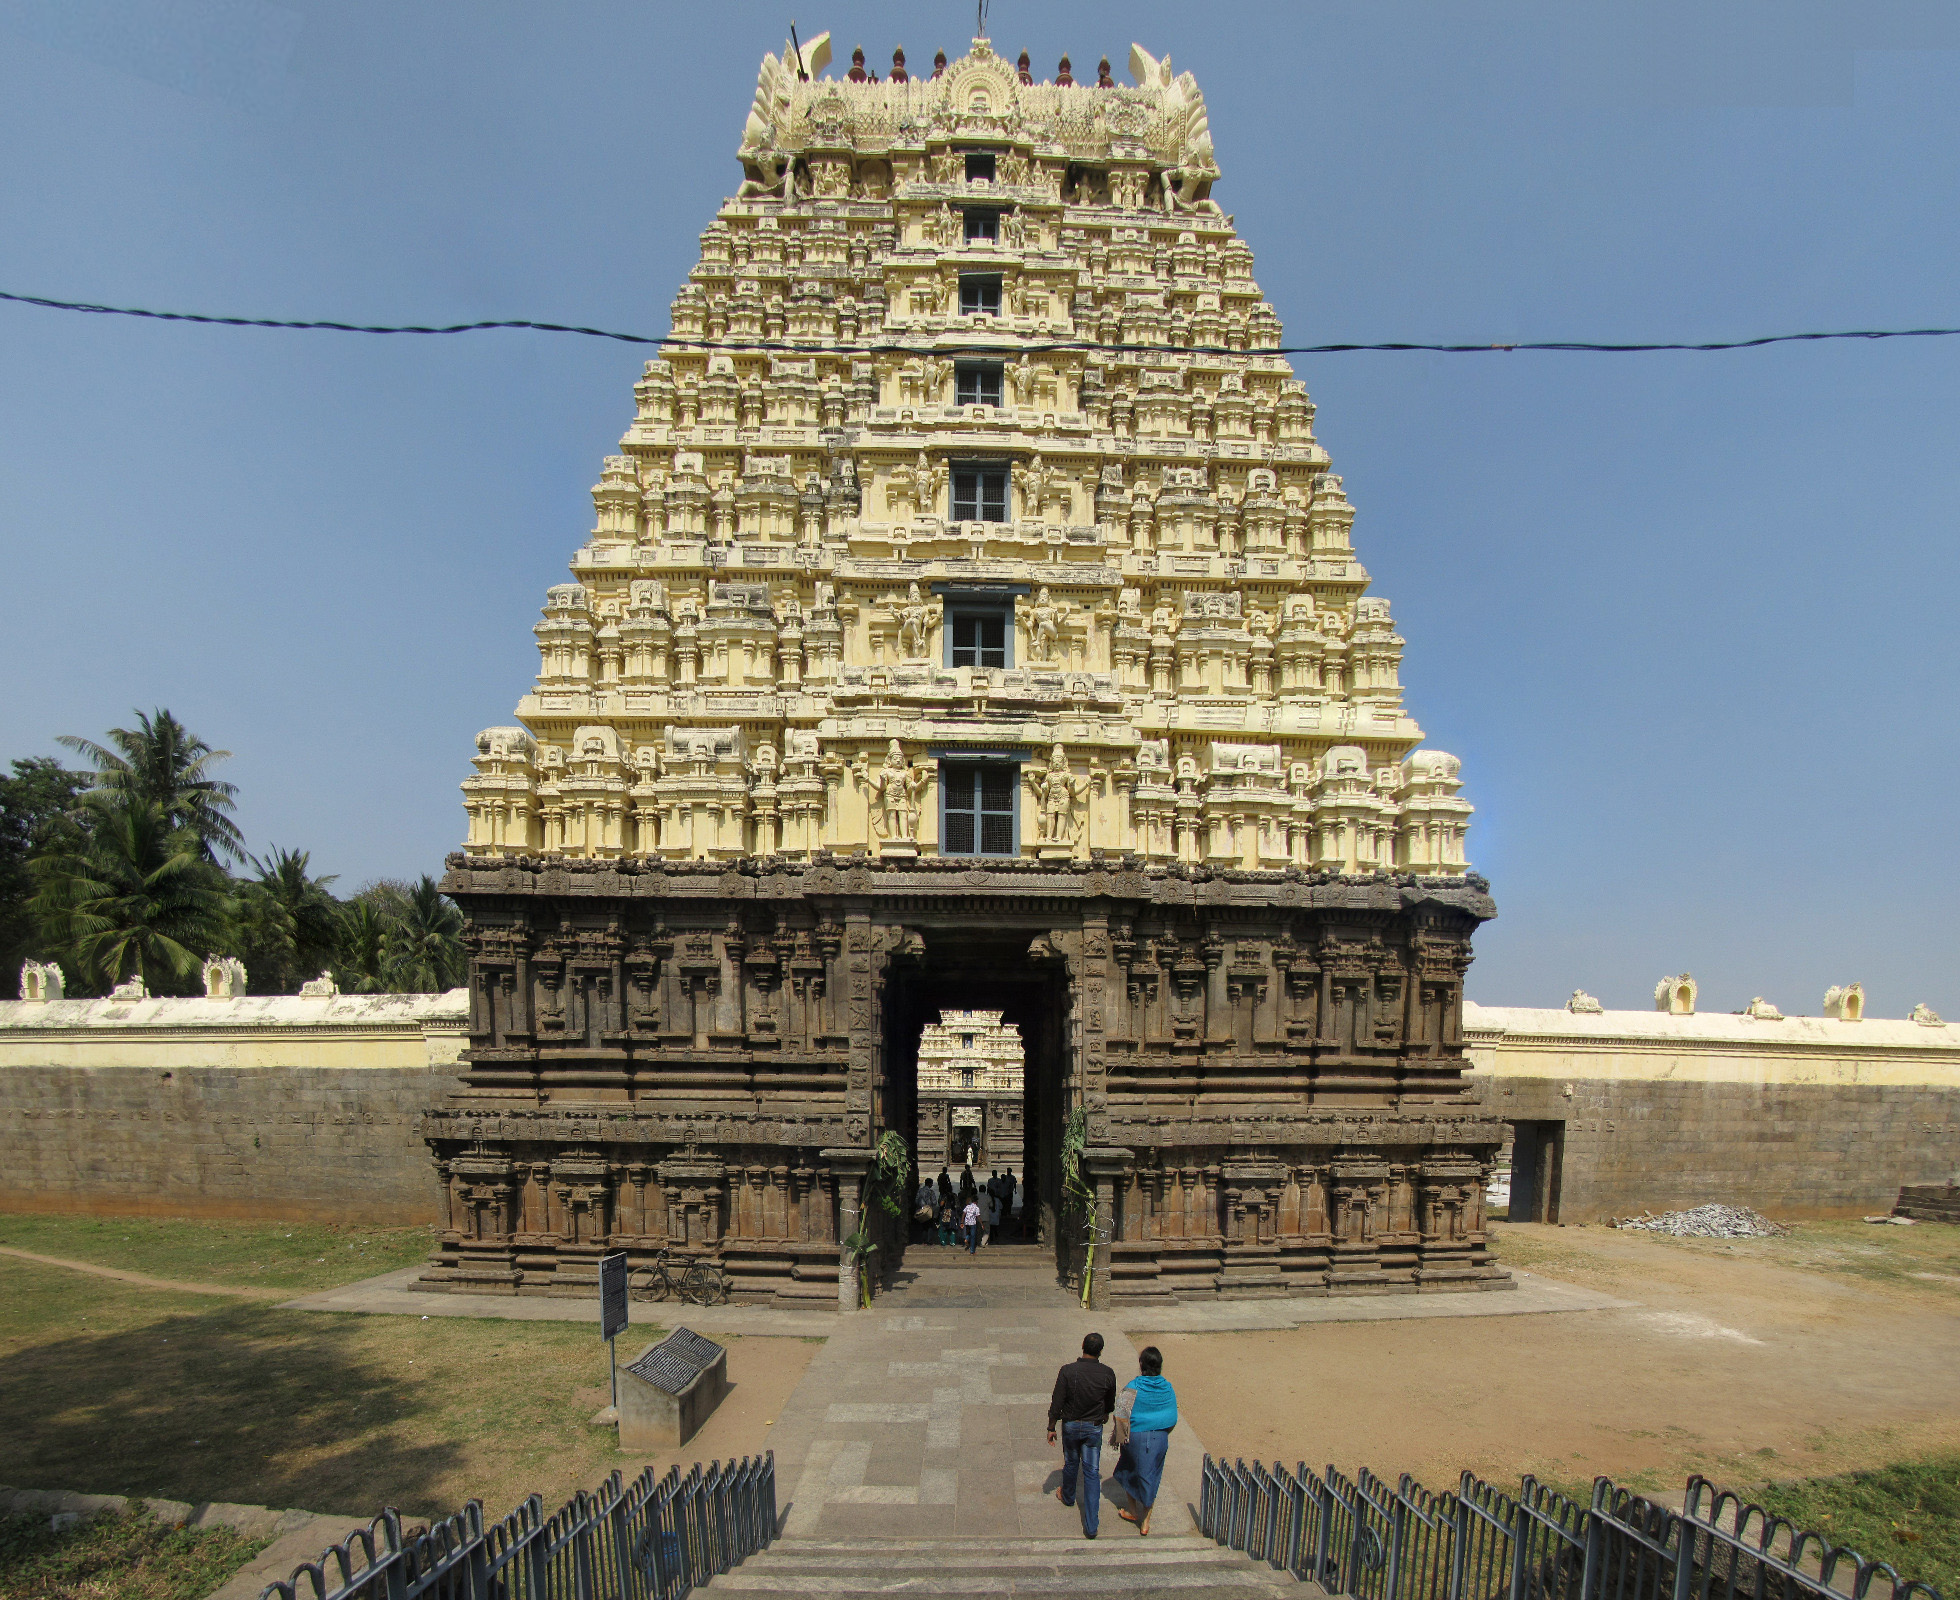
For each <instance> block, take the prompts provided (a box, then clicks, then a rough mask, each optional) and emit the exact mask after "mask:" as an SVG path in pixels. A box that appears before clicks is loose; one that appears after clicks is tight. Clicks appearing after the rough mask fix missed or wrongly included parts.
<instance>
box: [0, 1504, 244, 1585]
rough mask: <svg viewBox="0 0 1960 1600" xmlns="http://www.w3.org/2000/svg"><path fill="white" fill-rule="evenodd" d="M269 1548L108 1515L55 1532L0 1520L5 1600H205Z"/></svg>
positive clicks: (229, 1535)
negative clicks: (220, 1585)
mask: <svg viewBox="0 0 1960 1600" xmlns="http://www.w3.org/2000/svg"><path fill="white" fill-rule="evenodd" d="M265 1546H266V1541H265V1540H262V1539H247V1538H246V1537H245V1536H244V1535H243V1534H239V1533H234V1532H233V1531H232V1530H231V1529H230V1528H172V1527H169V1526H167V1525H166V1524H164V1523H161V1522H159V1521H157V1519H156V1518H155V1517H153V1516H150V1515H149V1514H147V1513H145V1514H143V1515H141V1516H129V1517H125V1516H118V1515H117V1514H116V1513H114V1512H112V1511H105V1512H101V1513H99V1514H97V1515H96V1516H93V1517H90V1518H88V1519H87V1520H86V1521H84V1522H79V1523H77V1524H75V1525H74V1526H73V1527H69V1528H63V1529H62V1530H61V1531H60V1532H59V1533H56V1532H54V1531H52V1529H51V1528H50V1526H49V1522H48V1519H47V1518H46V1517H44V1516H8V1517H0V1600H201V1597H202V1596H204V1595H207V1594H209V1593H210V1592H211V1591H212V1590H213V1589H215V1588H217V1587H218V1585H219V1584H221V1583H223V1582H224V1581H225V1580H226V1579H227V1578H229V1577H230V1576H231V1575H232V1574H233V1573H234V1572H236V1571H237V1570H238V1569H239V1568H240V1567H242V1566H244V1565H245V1563H246V1562H248V1561H250V1560H251V1559H252V1557H253V1556H255V1555H257V1554H258V1553H259V1552H260V1551H261V1550H263V1549H264V1548H265Z"/></svg>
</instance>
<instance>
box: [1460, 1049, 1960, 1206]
mask: <svg viewBox="0 0 1960 1600" xmlns="http://www.w3.org/2000/svg"><path fill="white" fill-rule="evenodd" d="M1484 1082H1485V1083H1486V1085H1487V1088H1486V1098H1485V1102H1484V1104H1485V1109H1486V1111H1487V1112H1488V1114H1489V1115H1491V1116H1492V1117H1496V1118H1499V1119H1502V1120H1504V1121H1507V1122H1508V1121H1526V1120H1543V1121H1549V1122H1562V1123H1564V1124H1565V1152H1564V1168H1563V1174H1562V1178H1561V1187H1560V1204H1559V1221H1561V1222H1598V1221H1602V1220H1605V1219H1607V1218H1610V1217H1624V1216H1637V1215H1639V1213H1640V1212H1642V1211H1673V1210H1680V1209H1683V1208H1685V1207H1688V1206H1696V1205H1702V1204H1704V1203H1706V1202H1709V1201H1719V1202H1721V1203H1722V1204H1724V1205H1744V1206H1753V1207H1754V1208H1755V1209H1756V1210H1758V1211H1761V1212H1763V1213H1764V1214H1765V1215H1766V1216H1772V1217H1788V1218H1802V1217H1814V1218H1823V1217H1854V1216H1865V1215H1868V1214H1869V1215H1873V1216H1877V1215H1880V1214H1881V1213H1887V1212H1890V1211H1891V1209H1892V1206H1893V1203H1894V1202H1895V1201H1896V1200H1897V1199H1898V1196H1899V1189H1900V1186H1901V1185H1903V1184H1916V1183H1931V1182H1938V1181H1940V1180H1943V1179H1944V1178H1945V1177H1946V1176H1947V1175H1948V1174H1949V1173H1951V1172H1953V1171H1954V1169H1955V1168H1956V1167H1960V1089H1947V1088H1941V1087H1937V1086H1903V1087H1902V1086H1879V1085H1855V1086H1838V1085H1817V1084H1794V1083H1793V1084H1775V1083H1772V1084H1737V1083H1696V1082H1691V1081H1687V1082H1683V1081H1674V1082H1656V1081H1641V1080H1631V1079H1627V1080H1622V1079H1599V1078H1579V1079H1554V1078H1502V1077H1500V1078H1488V1079H1485V1080H1484ZM1568 1086H1569V1087H1570V1088H1571V1091H1572V1092H1571V1094H1570V1095H1568V1094H1566V1092H1565V1091H1566V1089H1567V1087H1568Z"/></svg>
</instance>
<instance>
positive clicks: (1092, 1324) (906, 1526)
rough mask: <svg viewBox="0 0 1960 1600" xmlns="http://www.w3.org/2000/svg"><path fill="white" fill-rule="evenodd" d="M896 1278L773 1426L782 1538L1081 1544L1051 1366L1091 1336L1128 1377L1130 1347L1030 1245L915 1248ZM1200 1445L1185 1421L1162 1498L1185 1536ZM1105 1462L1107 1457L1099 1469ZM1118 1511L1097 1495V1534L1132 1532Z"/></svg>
mask: <svg viewBox="0 0 1960 1600" xmlns="http://www.w3.org/2000/svg"><path fill="white" fill-rule="evenodd" d="M899 1276H900V1282H901V1286H900V1287H899V1288H897V1289H895V1290H893V1291H892V1292H891V1293H888V1294H886V1295H884V1296H881V1297H880V1299H879V1300H878V1303H877V1305H876V1306H875V1307H874V1308H873V1309H872V1310H871V1311H869V1312H862V1313H859V1314H858V1315H855V1316H850V1317H841V1318H839V1319H837V1323H836V1326H835V1330H834V1331H833V1332H832V1334H831V1336H830V1339H829V1340H828V1342H827V1343H826V1344H825V1346H824V1348H823V1349H822V1350H820V1351H818V1352H817V1355H816V1358H815V1359H814V1360H813V1361H812V1362H811V1363H810V1367H809V1370H808V1371H807V1372H805V1373H804V1375H803V1381H802V1383H801V1384H799V1385H798V1386H797V1389H796V1392H795V1393H794V1394H793V1395H791V1397H790V1400H789V1403H788V1404H787V1405H786V1406H785V1407H784V1408H783V1413H782V1415H781V1416H780V1417H779V1418H778V1420H777V1422H776V1426H775V1429H774V1431H773V1433H772V1435H771V1444H772V1445H773V1447H774V1449H775V1451H776V1476H777V1483H778V1485H779V1488H778V1502H779V1505H780V1507H781V1508H782V1510H783V1511H784V1513H785V1520H784V1529H783V1531H784V1534H785V1536H786V1537H788V1538H791V1539H799V1538H819V1537H821V1538H851V1537H862V1536H866V1535H871V1536H882V1537H886V1538H901V1539H934V1538H956V1537H966V1538H975V1537H989V1536H1009V1537H1011V1536H1036V1537H1046V1538H1068V1537H1076V1538H1079V1537H1080V1535H1081V1523H1080V1520H1079V1512H1077V1511H1074V1510H1071V1509H1069V1508H1067V1507H1065V1506H1063V1505H1061V1504H1060V1503H1059V1502H1057V1501H1056V1499H1055V1498H1054V1492H1055V1489H1056V1487H1057V1486H1058V1485H1059V1484H1060V1483H1061V1460H1062V1458H1061V1450H1060V1448H1059V1446H1056V1447H1050V1446H1049V1444H1048V1442H1047V1423H1048V1396H1049V1394H1050V1392H1051V1391H1052V1389H1053V1388H1054V1383H1055V1371H1056V1368H1057V1367H1059V1366H1060V1365H1061V1363H1062V1362H1064V1361H1069V1360H1073V1359H1074V1358H1075V1356H1076V1355H1077V1354H1078V1353H1079V1352H1080V1350H1081V1346H1082V1336H1083V1335H1084V1334H1085V1333H1087V1332H1088V1331H1089V1330H1090V1329H1092V1328H1093V1329H1097V1330H1099V1331H1101V1333H1102V1335H1103V1337H1104V1339H1105V1340H1106V1341H1107V1343H1106V1348H1105V1349H1104V1352H1103V1359H1104V1361H1105V1362H1107V1363H1108V1364H1109V1365H1110V1366H1111V1367H1112V1368H1114V1369H1115V1371H1116V1374H1117V1380H1118V1382H1119V1383H1120V1382H1127V1381H1128V1380H1129V1379H1130V1378H1131V1377H1133V1376H1135V1374H1136V1370H1137V1364H1136V1347H1135V1345H1133V1344H1132V1343H1131V1342H1130V1340H1129V1339H1128V1338H1127V1337H1125V1335H1124V1334H1123V1332H1122V1330H1121V1328H1120V1327H1119V1326H1118V1325H1117V1320H1116V1319H1115V1318H1113V1317H1111V1316H1109V1315H1107V1314H1104V1313H1091V1312H1086V1311H1084V1310H1082V1308H1081V1307H1080V1306H1079V1305H1077V1304H1076V1303H1075V1301H1074V1299H1073V1297H1072V1296H1070V1295H1068V1294H1067V1293H1065V1292H1064V1291H1062V1290H1061V1289H1058V1288H1057V1287H1056V1286H1055V1271H1054V1266H1053V1262H1052V1258H1051V1257H1050V1255H1049V1253H1048V1252H1047V1251H1046V1250H1044V1249H1041V1248H1039V1247H1034V1246H1027V1247H1012V1246H1010V1247H1000V1246H992V1247H989V1248H988V1249H984V1250H982V1251H980V1252H979V1253H978V1254H977V1255H974V1256H969V1255H967V1254H965V1253H964V1252H962V1251H957V1250H951V1249H937V1248H934V1249H919V1248H914V1249H913V1250H911V1251H910V1252H909V1253H908V1255H907V1257H906V1265H905V1267H904V1269H903V1270H902V1271H901V1273H900V1275H899ZM1172 1380H1173V1382H1175V1374H1172ZM1203 1452H1204V1446H1203V1444H1202V1443H1201V1442H1200V1441H1199V1439H1198V1438H1197V1436H1196V1434H1195V1433H1194V1432H1193V1431H1192V1429H1191V1426H1190V1424H1189V1423H1188V1422H1187V1423H1183V1424H1180V1426H1179V1427H1178V1429H1177V1431H1176V1432H1175V1433H1174V1434H1173V1435H1172V1436H1171V1449H1170V1455H1169V1458H1168V1460H1167V1462H1166V1465H1165V1470H1164V1484H1163V1489H1162V1492H1161V1494H1160V1496H1159V1500H1158V1511H1157V1516H1158V1522H1157V1524H1156V1525H1157V1526H1158V1527H1159V1528H1161V1530H1162V1531H1163V1533H1165V1534H1173V1535H1174V1534H1185V1533H1189V1532H1190V1531H1191V1530H1192V1527H1193V1525H1194V1524H1193V1523H1192V1521H1191V1516H1192V1514H1194V1513H1195V1510H1196V1507H1197V1503H1198V1477H1199V1466H1200V1461H1201V1457H1202V1455H1203ZM1114 1467H1115V1453H1114V1452H1113V1451H1111V1450H1108V1449H1105V1450H1104V1462H1103V1470H1104V1473H1105V1475H1107V1473H1108V1472H1110V1471H1111V1470H1113V1469H1114ZM1114 1492H1115V1491H1114V1490H1110V1491H1109V1494H1111V1495H1113V1494H1114ZM1118 1503H1119V1502H1118V1501H1117V1500H1114V1499H1111V1498H1108V1497H1107V1496H1106V1497H1105V1499H1104V1502H1103V1507H1102V1527H1103V1531H1104V1533H1105V1535H1111V1534H1113V1535H1115V1536H1117V1537H1120V1538H1127V1539H1135V1538H1136V1537H1137V1534H1136V1530H1135V1529H1134V1528H1133V1527H1131V1526H1130V1525H1129V1524H1128V1523H1126V1522H1122V1521H1120V1520H1119V1519H1118V1518H1117V1516H1116V1507H1117V1504H1118ZM1187 1506H1188V1507H1189V1508H1190V1509H1189V1511H1187V1510H1186V1507H1187Z"/></svg>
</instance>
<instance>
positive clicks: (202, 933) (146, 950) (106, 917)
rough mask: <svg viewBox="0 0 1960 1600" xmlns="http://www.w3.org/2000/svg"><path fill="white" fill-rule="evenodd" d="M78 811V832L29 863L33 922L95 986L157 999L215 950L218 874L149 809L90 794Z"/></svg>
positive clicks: (223, 884)
mask: <svg viewBox="0 0 1960 1600" xmlns="http://www.w3.org/2000/svg"><path fill="white" fill-rule="evenodd" d="M80 809H81V811H82V812H83V818H82V819H81V820H82V821H83V822H84V823H85V826H81V827H76V828H71V829H70V830H68V832H67V834H66V836H65V837H64V838H63V840H62V841H61V843H60V844H59V845H58V846H56V847H55V848H54V849H53V850H51V851H49V852H48V853H47V854H46V855H43V856H40V857H38V858H37V859H36V860H35V862H34V866H33V871H34V877H35V881H36V883H37V884H38V885H39V888H38V891H37V893H36V894H35V897H34V900H33V902H32V909H33V912H34V915H35V916H36V917H37V918H38V919H39V920H40V923H41V926H42V927H43V928H44V929H45V930H46V931H47V934H48V936H49V937H50V938H52V939H54V940H56V941H57V942H59V943H60V944H62V945H64V946H66V948H67V950H68V952H69V954H70V959H71V960H72V962H73V964H74V966H75V968H76V969H77V971H78V974H79V975H80V976H82V977H83V978H85V979H86V980H87V981H89V982H91V983H93V984H95V985H97V986H107V985H110V984H116V983H120V982H122V981H123V980H124V979H125V978H129V977H136V976H140V977H141V978H142V979H143V981H144V983H145V984H146V985H149V986H151V987H153V988H156V989H159V990H167V989H170V988H185V987H188V986H189V982H190V979H191V976H192V974H193V973H195V972H196V971H197V969H198V966H199V964H200V963H201V962H202V961H203V959H204V957H205V956H206V955H208V954H209V953H210V952H211V951H212V950H214V949H216V948H218V947H219V946H220V945H221V944H222V943H223V940H224V936H225V933H226V924H227V920H228V914H229V912H230V909H231V902H230V897H229V895H228V894H227V893H226V889H227V880H226V878H225V875H224V873H223V872H222V871H220V870H219V869H218V868H217V867H215V866H213V865H212V864H211V863H210V862H209V861H207V860H205V859H204V858H203V856H202V855H201V854H200V853H199V850H198V843H199V841H198V836H197V834H196V833H195V832H194V831H193V830H191V829H189V828H173V827H171V826H170V824H169V821H168V819H167V817H166V815H165V813H164V809H163V807H162V806H161V805H158V804H157V803H156V802H155V801H145V800H141V799H139V798H137V796H136V795H135V794H134V793H132V792H128V791H124V792H117V791H113V790H105V789H94V790H91V791H90V792H89V793H87V794H85V795H83V796H82V800H81V807H80Z"/></svg>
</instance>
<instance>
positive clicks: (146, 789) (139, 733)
mask: <svg viewBox="0 0 1960 1600" xmlns="http://www.w3.org/2000/svg"><path fill="white" fill-rule="evenodd" d="M56 742H57V743H58V744H62V745H65V746H66V747H67V748H68V749H70V750H74V751H76V752H78V753H79V754H81V755H85V756H87V757H88V759H89V760H90V761H91V762H92V763H94V766H95V779H94V786H95V787H96V788H97V789H101V790H107V791H109V792H110V793H113V794H128V795H134V796H136V797H137V798H138V799H139V800H142V801H147V802H148V803H150V804H152V805H155V806H159V807H161V808H162V811H163V819H164V824H165V826H166V827H167V828H168V829H170V830H171V831H172V832H175V831H176V830H177V829H179V828H187V829H189V830H190V832H191V833H192V834H193V835H194V836H195V837H196V839H197V842H198V853H199V854H200V855H202V856H203V857H204V859H205V860H207V861H217V860H220V859H223V860H228V861H239V860H242V859H244V856H245V837H244V835H243V834H241V833H240V832H239V831H238V825H237V824H236V823H235V822H233V821H232V820H231V815H230V813H231V809H232V806H233V804H234V802H235V801H236V800H237V797H238V788H237V785H235V784H230V783H225V782H222V781H221V780H219V779H217V778H214V777H212V776H211V770H210V769H211V766H212V764H213V763H214V762H219V761H224V760H226V759H228V758H229V757H230V755H231V752H230V751H229V750H213V749H212V748H211V747H210V746H209V745H208V744H206V743H205V742H204V741H203V740H202V739H200V738H198V737H197V736H196V735H195V734H193V733H192V732H191V731H190V730H189V729H188V728H186V727H185V726H184V725H183V724H182V723H181V722H179V721H178V720H177V719H176V718H175V717H173V716H172V715H171V714H170V713H169V712H168V711H166V710H164V709H163V708H162V707H161V706H159V707H158V708H157V709H156V710H155V711H154V712H153V713H151V714H150V715H149V716H145V715H144V714H143V713H142V712H140V711H139V712H137V713H136V726H135V727H134V728H111V729H110V730H109V744H108V745H100V744H97V743H96V742H95V741H94V740H93V739H81V738H77V737H76V736H75V735H74V734H63V735H62V736H61V737H60V739H58V740H57V741H56ZM110 746H113V747H114V748H110Z"/></svg>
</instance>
